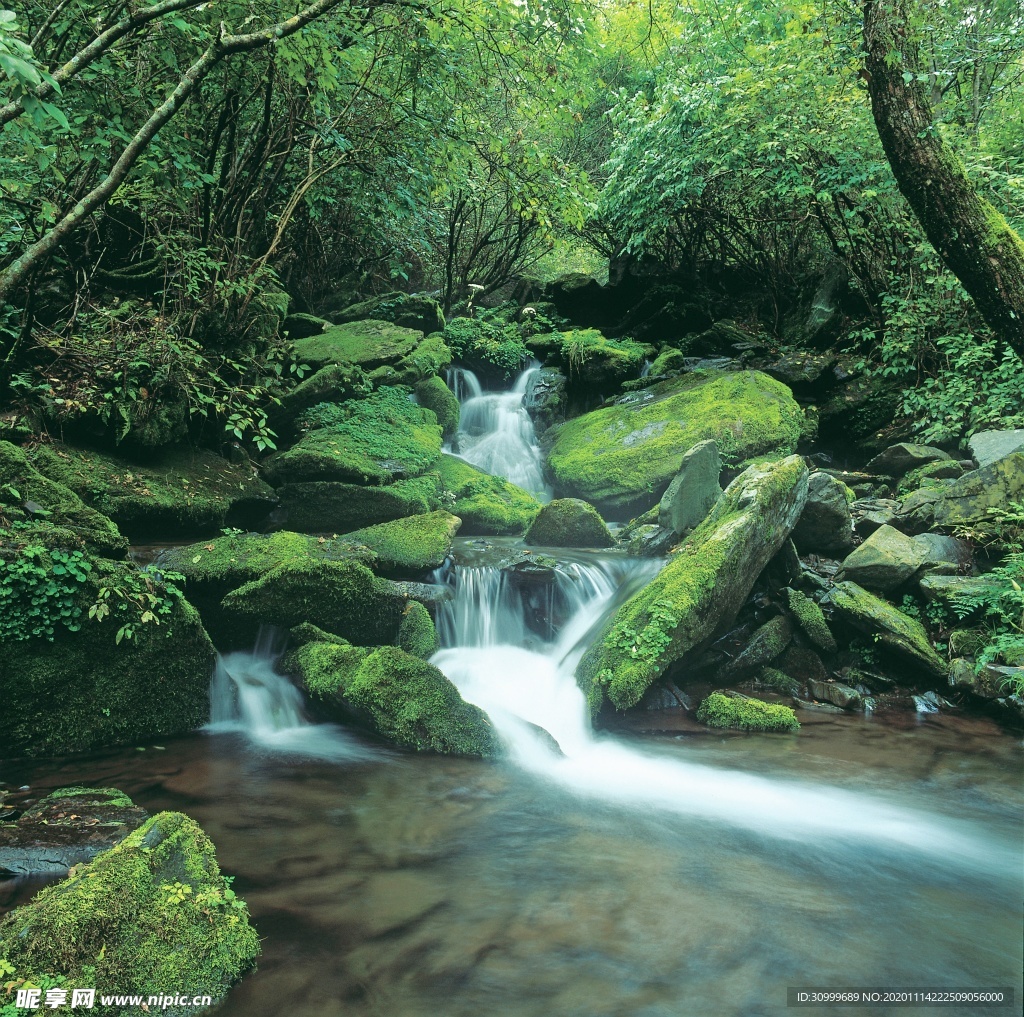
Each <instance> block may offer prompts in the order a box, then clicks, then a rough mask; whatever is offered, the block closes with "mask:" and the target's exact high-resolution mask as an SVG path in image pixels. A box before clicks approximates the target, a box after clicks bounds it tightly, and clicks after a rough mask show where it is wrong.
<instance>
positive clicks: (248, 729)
mask: <svg viewBox="0 0 1024 1017" xmlns="http://www.w3.org/2000/svg"><path fill="white" fill-rule="evenodd" d="M278 656H279V654H278V653H277V652H276V649H275V646H274V639H273V636H272V635H263V634H262V633H261V638H260V639H259V641H258V642H257V645H256V648H255V649H254V650H252V651H251V652H237V653H227V654H223V655H221V654H218V655H217V666H216V668H215V669H214V672H213V681H212V682H211V683H210V723H209V724H208V725H207V727H206V730H207V731H211V732H225V731H236V732H240V733H242V734H244V735H246V737H247V738H249V740H250V741H252V742H255V743H256V744H258V745H260V746H262V747H263V748H266V749H271V750H273V751H276V752H283V753H291V754H297V755H303V756H311V757H316V758H320V759H330V760H335V761H341V760H353V759H370V758H373V757H374V756H376V755H378V753H375V752H373V751H372V750H371V749H369V748H367V747H366V746H364V745H362V744H360V743H359V742H357V741H356V740H355V738H353V737H352V735H350V734H348V733H347V732H346V731H344V730H343V729H342V728H340V727H337V726H336V725H334V724H316V723H314V722H313V721H311V720H310V719H309V718H308V717H307V716H306V711H305V706H304V701H303V698H302V693H301V692H300V691H299V690H298V689H297V688H296V687H295V686H294V685H293V684H292V683H291V682H290V681H289V680H288V679H287V678H286V677H284V675H281V674H279V673H278V671H277V668H276V664H277V660H278Z"/></svg>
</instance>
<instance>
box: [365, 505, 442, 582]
mask: <svg viewBox="0 0 1024 1017" xmlns="http://www.w3.org/2000/svg"><path fill="white" fill-rule="evenodd" d="M461 525H462V520H461V519H460V518H459V517H458V516H453V515H452V514H451V513H450V512H445V511H443V510H442V511H438V512H428V513H427V514H425V515H416V516H409V517H407V518H405V519H395V520H394V521H392V522H389V523H379V524H378V525H376V526H368V527H366V528H365V529H362V530H356V531H355V532H354V533H349V534H346V539H348V540H351V541H354V542H355V543H357V544H362V545H364V546H365V547H368V548H369V549H370V550H371V551H373V553H374V554H375V555H376V556H377V563H378V568H379V569H380V571H382V572H423V571H426V570H427V569H436V568H438V567H439V566H441V565H443V564H444V561H445V559H446V558H447V557H448V556H449V555H450V554H451V553H452V540H453V539H454V537H455V534H456V533H458V532H459V527H460V526H461Z"/></svg>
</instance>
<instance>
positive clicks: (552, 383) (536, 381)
mask: <svg viewBox="0 0 1024 1017" xmlns="http://www.w3.org/2000/svg"><path fill="white" fill-rule="evenodd" d="M568 383H569V382H568V379H567V378H566V377H565V375H564V374H563V373H562V372H561V371H560V370H559V369H558V368H557V367H545V368H544V369H543V370H541V371H538V372H537V373H536V374H534V375H533V376H532V378H531V379H530V381H529V384H527V386H526V394H525V395H524V396H523V409H525V410H526V412H527V413H528V414H529V415H530V417H531V418H532V420H533V423H534V426H535V427H536V429H537V433H538V434H540V433H542V432H544V431H546V430H547V429H548V428H549V427H553V426H554V425H555V424H560V423H561V422H562V421H563V420H565V409H566V403H567V396H566V392H565V390H566V386H567V385H568Z"/></svg>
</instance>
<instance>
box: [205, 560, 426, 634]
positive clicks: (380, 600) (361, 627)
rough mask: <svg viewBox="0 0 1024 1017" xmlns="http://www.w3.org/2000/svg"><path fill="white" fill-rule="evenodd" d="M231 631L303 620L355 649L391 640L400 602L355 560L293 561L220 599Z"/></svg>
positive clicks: (400, 611) (403, 604)
mask: <svg viewBox="0 0 1024 1017" xmlns="http://www.w3.org/2000/svg"><path fill="white" fill-rule="evenodd" d="M221 606H222V608H223V610H224V612H225V613H226V615H227V616H228V618H229V619H233V620H234V621H235V625H234V627H233V628H234V632H235V633H236V634H237V633H238V632H239V631H240V630H241V631H245V630H246V629H248V631H249V632H250V633H251V636H250V639H251V638H252V636H254V635H255V633H256V631H257V630H258V629H259V627H260V626H261V625H276V626H279V627H281V628H291V627H292V626H294V625H301V624H302V623H304V622H307V623H309V624H312V625H315V626H317V628H321V629H324V630H325V631H326V632H330V633H333V634H334V635H337V636H341V637H342V638H344V639H347V640H349V641H351V642H353V643H358V644H359V645H360V646H378V645H380V644H382V643H391V642H394V640H395V638H396V637H397V635H398V627H399V625H400V624H401V620H402V614H403V612H404V610H405V607H406V600H405V598H403V597H401V596H399V595H398V594H397V593H396V592H395V590H394V588H393V587H392V586H391V584H390V583H388V582H386V581H385V580H382V579H378V578H377V577H376V576H375V575H374V574H373V573H372V572H371V571H370V570H369V569H368V568H367V567H366V566H365V565H361V564H360V563H359V562H357V561H310V560H304V561H298V562H289V563H286V564H283V565H279V566H278V567H277V568H275V569H272V570H271V571H270V572H268V573H267V574H266V575H264V576H261V577H260V578H259V579H254V580H252V582H249V583H246V584H245V585H243V586H240V587H238V589H236V590H232V591H231V593H229V594H227V595H226V596H225V597H224V599H223V600H222V601H221Z"/></svg>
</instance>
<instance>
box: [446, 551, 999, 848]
mask: <svg viewBox="0 0 1024 1017" xmlns="http://www.w3.org/2000/svg"><path fill="white" fill-rule="evenodd" d="M580 557H582V555H580ZM590 558H591V560H590V562H589V563H582V562H577V563H576V564H574V565H570V566H568V567H567V568H564V569H563V568H561V567H560V568H559V570H558V579H557V583H556V590H557V591H558V594H559V596H560V597H561V598H562V599H564V600H565V601H566V602H567V605H568V617H567V620H566V622H565V624H564V625H563V626H562V627H561V630H560V631H559V632H558V633H557V635H556V636H555V637H554V638H552V639H544V638H543V637H540V636H537V635H536V634H535V633H534V631H532V630H531V627H530V625H528V624H527V619H526V618H525V617H524V600H523V597H522V595H521V593H520V591H518V590H517V589H516V588H515V587H514V586H513V584H511V583H510V581H509V578H508V576H507V575H506V574H503V573H502V572H501V571H499V570H498V569H496V568H479V567H475V568H458V567H457V568H456V569H455V577H454V586H455V596H454V599H453V601H451V602H450V603H449V604H448V605H447V606H446V607H445V608H444V613H443V614H442V617H441V618H440V619H439V621H440V631H441V633H442V639H443V649H441V650H440V651H439V652H438V653H437V654H435V656H434V657H433V658H432V662H433V663H434V664H435V665H436V666H437V667H439V668H440V669H441V670H442V671H443V672H444V673H445V674H446V675H447V676H448V678H449V679H450V680H451V681H452V682H453V683H454V684H455V685H456V687H457V688H458V689H459V691H460V693H461V694H462V696H463V698H464V699H466V700H467V701H468V702H471V703H474V704H476V705H477V706H479V707H480V708H481V709H483V710H484V711H485V712H486V713H487V714H488V716H489V717H490V718H491V721H492V723H493V724H494V726H495V728H496V729H497V731H498V732H499V734H500V735H501V737H502V739H503V740H504V742H505V744H506V745H507V747H508V750H509V753H510V756H511V759H512V761H513V762H514V763H515V764H516V765H517V766H520V767H522V768H523V769H525V770H527V771H530V772H532V773H533V774H535V775H537V776H539V777H541V778H543V779H544V780H546V781H549V782H553V783H555V784H558V785H561V786H562V787H564V788H567V789H569V790H571V791H572V792H574V793H577V794H582V795H586V796H588V797H594V798H598V799H603V800H605V801H609V802H613V803H616V804H617V805H620V806H624V807H648V808H649V807H652V806H653V807H655V808H661V809H664V810H666V811H671V812H675V813H677V814H683V815H689V816H692V817H697V818H700V819H703V820H710V821H713V822H718V823H725V824H728V825H731V826H734V827H738V828H744V829H747V830H749V831H752V832H755V833H757V834H760V835H767V836H771V837H776V838H783V839H790V840H801V839H804V838H818V839H821V838H835V839H838V840H849V839H855V840H874V841H877V842H880V843H882V844H886V845H888V846H889V847H891V848H896V849H912V850H914V851H917V852H920V853H923V854H931V855H934V856H940V857H942V858H944V859H945V860H946V861H956V862H958V863H966V864H972V865H983V866H985V867H992V866H994V865H996V866H998V865H999V864H1006V865H1012V864H1014V861H1013V857H1012V854H1013V852H1012V851H1010V852H1009V854H1007V855H1006V857H1005V858H1003V857H1001V854H1005V853H1006V852H1000V851H998V850H996V849H995V848H994V847H993V846H991V845H984V844H982V843H980V842H979V841H978V840H976V839H975V838H974V837H973V836H971V834H970V833H969V831H968V830H967V828H966V827H960V826H958V825H957V821H956V820H954V819H950V818H945V817H940V816H933V815H928V814H925V813H921V812H919V811H916V810H914V809H911V808H907V807H906V806H905V805H902V804H900V803H899V802H897V801H887V800H886V799H885V798H884V797H883V796H882V795H880V794H872V795H870V796H869V795H867V794H862V793H858V792H854V791H847V790H845V789H841V788H836V787H830V786H828V785H826V784H823V783H821V782H810V781H807V782H802V781H794V780H778V779H773V778H768V777H762V776H759V775H754V774H749V773H743V772H739V771H729V770H723V769H719V768H716V767H713V766H707V765H703V764H700V763H695V762H690V761H688V760H687V759H686V758H685V755H684V754H685V750H680V751H678V752H677V753H673V754H672V755H668V754H667V753H662V754H659V753H657V752H656V751H651V750H646V749H644V750H642V749H637V748H633V747H631V746H629V745H626V744H623V743H621V742H619V741H616V740H615V739H614V738H610V737H599V736H596V735H595V734H594V732H593V731H592V730H591V725H590V719H589V716H588V710H587V705H586V702H585V700H584V697H583V694H582V692H581V691H580V690H579V688H578V687H577V685H576V681H575V678H574V672H575V669H576V666H577V664H578V663H579V660H580V658H581V657H582V655H583V652H584V651H585V649H586V647H587V646H588V645H589V644H590V642H591V641H592V640H593V639H594V638H596V636H597V632H598V631H599V628H600V626H601V625H602V624H603V622H604V621H605V620H606V619H607V617H608V616H609V613H610V611H611V610H613V609H614V607H615V606H616V604H617V603H618V602H620V601H621V599H622V598H624V597H626V596H628V595H629V594H630V593H631V592H633V590H634V588H635V587H636V586H637V585H638V584H640V583H644V582H647V581H648V580H649V579H650V578H651V575H652V573H653V571H654V570H656V569H657V567H658V563H656V562H654V563H652V562H650V561H645V560H642V559H626V558H619V557H617V556H614V555H604V556H598V555H591V556H590ZM997 856H999V857H997Z"/></svg>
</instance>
